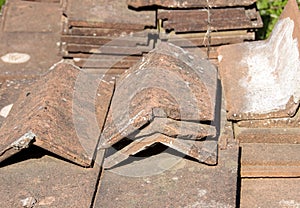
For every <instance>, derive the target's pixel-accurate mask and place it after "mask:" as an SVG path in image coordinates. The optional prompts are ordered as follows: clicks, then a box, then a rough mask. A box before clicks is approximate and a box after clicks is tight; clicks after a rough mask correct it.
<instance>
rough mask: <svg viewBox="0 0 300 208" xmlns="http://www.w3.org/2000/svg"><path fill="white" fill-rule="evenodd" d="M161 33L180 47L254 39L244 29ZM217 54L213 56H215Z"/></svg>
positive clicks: (163, 37)
mask: <svg viewBox="0 0 300 208" xmlns="http://www.w3.org/2000/svg"><path fill="white" fill-rule="evenodd" d="M209 37H210V40H208V34H207V33H206V32H200V33H182V34H181V33H180V34H176V33H161V34H160V39H162V40H167V41H168V42H170V43H173V44H175V45H177V46H180V47H195V46H220V45H226V44H234V43H241V42H244V41H246V40H254V39H255V34H254V33H253V32H249V31H246V30H236V31H219V32H215V31H213V32H211V33H209ZM217 56H218V55H217V54H216V55H215V57H216V58H217Z"/></svg>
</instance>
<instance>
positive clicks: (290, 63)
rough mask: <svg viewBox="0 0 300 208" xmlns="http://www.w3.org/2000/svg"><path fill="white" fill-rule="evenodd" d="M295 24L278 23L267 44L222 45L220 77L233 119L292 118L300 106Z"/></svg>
mask: <svg viewBox="0 0 300 208" xmlns="http://www.w3.org/2000/svg"><path fill="white" fill-rule="evenodd" d="M296 23H297V22H294V21H293V20H291V19H290V18H285V19H282V20H280V21H278V23H277V24H276V26H275V28H274V30H273V32H272V35H271V37H270V38H269V39H268V40H266V41H257V42H252V43H241V44H235V45H229V46H222V47H220V49H219V59H220V67H219V69H220V70H219V71H220V75H221V80H222V85H223V88H224V92H225V98H226V103H227V105H226V110H227V111H228V113H227V117H228V119H230V120H244V119H267V118H277V117H292V116H293V115H294V114H295V113H296V110H297V109H298V106H299V95H300V94H299V92H300V91H299V87H298V84H297V83H298V80H297V77H299V73H300V70H299V69H300V62H299V51H298V46H297V44H295V43H296V42H295V41H294V39H293V37H292V34H293V32H294V26H295V25H296Z"/></svg>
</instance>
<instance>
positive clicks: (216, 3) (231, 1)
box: [127, 0, 256, 8]
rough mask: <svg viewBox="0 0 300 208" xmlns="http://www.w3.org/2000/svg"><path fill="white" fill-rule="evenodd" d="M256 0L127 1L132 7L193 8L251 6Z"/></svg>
mask: <svg viewBox="0 0 300 208" xmlns="http://www.w3.org/2000/svg"><path fill="white" fill-rule="evenodd" d="M255 2H256V0H239V1H236V0H227V1H225V0H213V1H211V0H209V1H199V0H185V1H180V0H175V1H174V0H167V1H165V0H164V1H162V0H128V1H127V3H128V5H129V6H132V7H136V8H138V7H145V6H154V5H156V6H162V7H168V8H193V7H200V8H203V7H207V5H209V6H211V7H225V6H249V5H251V4H254V3H255Z"/></svg>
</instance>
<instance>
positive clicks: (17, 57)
mask: <svg viewBox="0 0 300 208" xmlns="http://www.w3.org/2000/svg"><path fill="white" fill-rule="evenodd" d="M29 59H30V56H29V55H28V54H26V53H16V52H15V53H7V54H5V55H4V56H2V57H1V60H2V61H3V62H5V63H9V64H22V63H26V62H27V61H29Z"/></svg>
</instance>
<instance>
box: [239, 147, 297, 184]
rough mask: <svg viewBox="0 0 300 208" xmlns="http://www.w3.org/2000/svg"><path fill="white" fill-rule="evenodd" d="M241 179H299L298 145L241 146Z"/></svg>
mask: <svg viewBox="0 0 300 208" xmlns="http://www.w3.org/2000/svg"><path fill="white" fill-rule="evenodd" d="M241 146H242V154H241V177H257V178H259V177H299V176H300V154H299V151H300V144H262V143H256V144H255V143H254V144H253V143H252V144H241Z"/></svg>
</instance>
